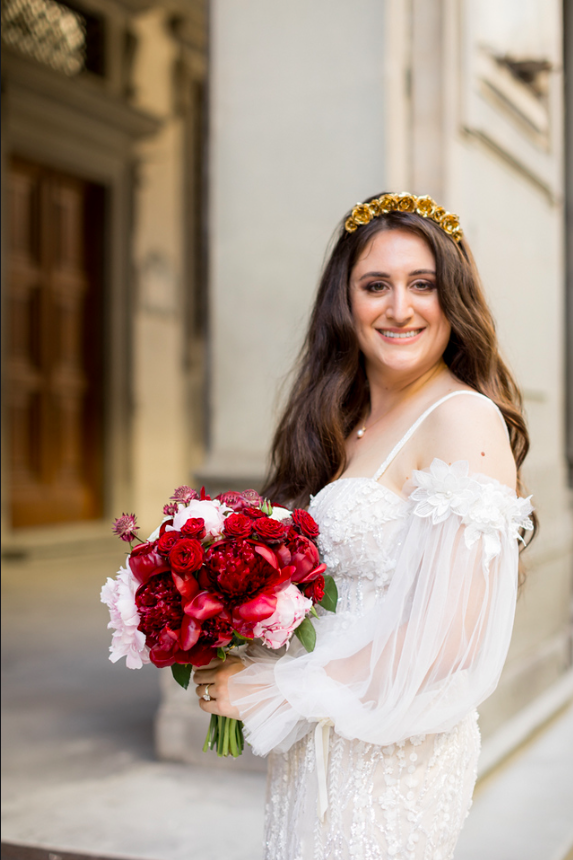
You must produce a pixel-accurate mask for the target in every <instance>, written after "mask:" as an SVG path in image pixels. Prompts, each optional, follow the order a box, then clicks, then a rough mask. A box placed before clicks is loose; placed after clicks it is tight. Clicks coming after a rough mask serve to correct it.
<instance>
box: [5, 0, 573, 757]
mask: <svg viewBox="0 0 573 860" xmlns="http://www.w3.org/2000/svg"><path fill="white" fill-rule="evenodd" d="M24 5H25V4H24ZM71 5H73V8H74V9H77V10H79V11H80V12H82V13H83V14H85V15H86V16H88V17H89V16H91V19H90V20H92V19H93V21H95V22H96V24H97V21H100V23H101V22H103V24H102V25H101V26H102V27H103V29H100V30H99V31H98V32H99V33H100V36H101V34H102V33H104V36H103V37H102V38H101V45H102V50H103V51H104V52H105V59H106V62H105V67H104V66H102V67H101V68H99V67H97V68H96V66H97V64H96V65H94V67H93V69H92V70H91V71H90V70H89V69H87V70H86V71H85V72H82V73H81V74H77V75H75V76H70V75H66V74H63V73H62V71H61V70H58V69H56V68H48V67H47V66H46V65H45V64H44V65H43V64H42V63H41V62H39V61H38V59H37V58H36V59H34V57H31V56H28V55H25V54H24V53H22V51H21V50H18V49H17V48H15V47H14V46H12V47H8V48H6V49H5V50H4V52H3V59H2V81H3V88H4V92H5V99H4V106H3V119H4V122H3V124H2V172H3V178H7V177H9V174H10V169H11V168H10V165H11V159H13V158H14V157H18V158H24V159H27V160H29V161H30V162H31V163H34V164H36V163H37V164H40V165H46V166H47V167H49V168H50V169H54V170H59V171H64V172H66V173H67V174H70V175H73V176H75V177H81V178H82V179H83V180H85V181H89V182H91V183H95V184H97V185H98V186H99V187H101V188H103V189H104V191H105V196H106V209H105V235H104V241H105V258H106V260H105V276H104V284H103V288H104V290H105V297H104V304H105V329H104V332H105V338H104V342H103V347H102V348H103V349H104V353H105V361H104V378H103V380H102V385H103V389H104V392H105V398H104V406H105V409H104V411H105V422H104V425H105V426H104V439H103V454H102V456H103V463H104V476H105V481H104V487H105V493H104V500H103V510H104V516H103V517H102V518H101V519H97V520H92V521H86V520H84V521H82V522H79V523H76V524H74V525H73V526H65V528H62V526H55V525H54V526H42V527H37V528H36V527H34V528H26V529H15V528H13V526H12V524H11V519H10V505H11V501H10V493H11V489H10V483H9V480H8V478H7V477H3V481H4V484H3V502H2V505H3V506H2V516H3V519H2V523H3V526H2V528H3V531H2V534H3V546H4V549H5V551H7V552H10V553H33V552H42V551H43V548H44V547H45V546H46V545H47V544H48V543H49V544H50V545H51V550H50V552H51V553H54V552H57V551H58V547H59V546H61V548H62V552H63V551H65V545H69V544H70V542H73V541H74V540H79V539H82V540H88V539H89V540H92V541H101V540H103V539H104V538H103V535H105V534H107V533H108V525H107V524H108V523H109V520H110V519H111V518H112V517H113V516H116V515H117V514H118V513H121V511H122V510H127V509H130V510H135V511H136V512H137V513H138V516H139V519H140V522H141V525H142V529H143V530H144V531H145V530H146V529H151V528H152V527H153V525H154V523H155V521H156V518H157V513H158V511H159V510H160V509H161V506H162V505H163V503H164V502H165V501H166V500H167V498H168V496H169V494H170V492H171V491H172V489H173V487H175V486H176V485H178V484H181V483H183V482H184V481H189V482H192V483H205V484H206V485H207V487H208V488H211V489H213V490H215V491H217V490H219V489H222V488H229V487H233V488H237V489H240V488H244V487H246V486H257V485H259V484H260V482H261V480H262V476H263V474H264V470H265V463H266V456H267V451H268V445H269V441H270V438H271V433H272V428H273V423H274V421H275V418H276V414H277V407H278V405H279V403H280V398H281V396H282V395H283V393H284V384H285V379H286V378H287V374H288V370H289V368H290V367H291V365H292V363H293V361H294V359H295V357H296V354H297V351H298V349H299V347H300V344H301V340H302V336H303V333H304V329H305V324H306V318H307V314H308V310H309V308H310V306H311V303H312V299H313V295H314V290H315V288H316V283H317V280H318V276H319V273H320V269H321V266H322V263H323V259H324V254H325V249H326V247H327V245H328V242H329V239H330V237H331V235H332V231H333V230H334V227H335V225H336V223H337V221H338V220H339V219H340V217H341V216H342V214H343V213H344V212H345V211H346V210H347V209H348V208H350V207H351V206H352V205H353V204H354V203H355V202H356V201H358V200H361V199H363V198H364V197H365V196H367V195H368V194H371V193H375V192H381V191H382V190H399V191H400V190H403V189H407V190H410V191H412V192H414V193H416V194H423V193H428V194H430V195H432V196H434V197H435V198H436V199H437V200H439V201H440V202H441V203H443V205H445V206H446V207H447V208H449V209H451V210H452V211H454V212H457V213H458V214H459V215H460V218H461V222H462V224H463V227H464V230H465V232H466V234H467V237H468V239H469V242H470V244H471V246H472V249H473V251H474V254H475V257H476V260H477V263H478V267H479V269H480V272H481V274H482V277H483V281H484V285H485V288H486V291H487V294H488V297H489V300H490V302H491V305H492V307H493V310H494V314H495V317H496V320H497V324H498V329H499V334H500V339H501V343H502V347H503V350H504V353H505V355H506V356H507V358H508V360H509V363H510V364H511V366H512V368H513V370H514V371H515V374H516V376H517V378H518V381H519V383H520V384H521V386H522V388H523V391H524V398H525V406H526V410H527V415H528V419H529V424H530V430H531V436H532V447H531V453H530V455H529V457H528V460H527V465H526V469H525V479H526V482H527V485H528V488H529V490H530V491H531V492H532V493H533V495H534V500H535V504H536V507H537V509H538V511H539V515H540V519H541V531H540V535H539V537H538V538H537V540H536V542H535V545H534V547H533V549H532V550H531V552H529V553H528V554H527V557H526V564H527V565H528V568H529V581H528V584H527V586H526V588H525V590H524V592H523V595H522V597H521V599H520V602H519V607H518V616H517V621H516V629H515V635H514V639H513V644H512V648H511V652H510V657H509V660H508V664H507V667H506V670H505V673H504V675H503V678H502V682H501V684H500V687H499V689H498V690H497V692H496V693H495V695H494V696H493V697H492V698H491V699H490V700H489V701H488V702H487V703H486V704H485V705H484V706H483V708H482V713H481V718H482V728H483V731H484V735H485V736H486V738H487V737H490V738H495V737H496V736H497V737H499V732H502V731H503V729H504V726H505V727H506V728H507V726H508V725H509V723H508V720H512V719H514V718H517V717H519V715H522V716H523V714H524V713H526V712H527V713H531V714H533V713H534V712H535V714H537V715H538V716H537V717H535V716H533V717H531V719H530V720H529V722H527V720H525V722H524V721H523V719H522V724H523V725H526V724H527V725H529V726H530V728H531V727H533V725H534V724H535V722H536V720H537V722H539V720H540V719H541V717H539V714H544V715H545V718H546V717H547V716H548V713H549V711H548V708H549V705H547V707H545V706H544V705H543V704H541V705H540V704H539V703H543V702H548V701H551V702H552V703H553V704H552V705H551V708H553V709H554V708H556V707H558V705H559V702H560V701H562V700H563V696H564V695H567V689H568V688H567V683H568V682H567V680H566V679H567V678H568V677H570V675H569V674H568V673H570V666H571V553H572V533H573V529H572V528H571V525H572V522H571V489H570V487H569V485H568V465H567V457H566V453H567V446H566V432H565V428H566V427H567V433H568V434H569V436H568V438H569V440H570V439H571V438H572V437H571V433H572V432H573V430H572V426H573V425H572V421H573V418H572V417H571V416H570V417H569V419H568V422H569V423H568V424H567V417H566V410H565V400H566V393H567V386H569V387H571V386H573V377H572V376H571V373H573V369H571V368H570V370H569V376H568V377H566V373H565V349H566V345H565V339H566V331H565V329H564V325H563V318H564V305H565V288H564V282H565V265H564V252H565V247H564V187H565V186H564V167H563V165H564V150H563V143H562V138H563V128H562V117H563V96H562V86H563V74H562V64H563V57H562V50H561V44H562V40H563V22H562V7H561V4H560V3H559V2H558V0H550V2H547V0H529V2H528V3H520V2H512V3H505V4H499V3H494V2H493V0H480V2H478V3H474V2H470V0H412V2H411V3H404V2H403V0H384V2H380V0H357V2H355V3H352V4H348V3H345V2H342V0H313V3H305V2H303V0H292V2H289V3H283V4H278V3H268V2H264V0H241V2H240V3H239V2H237V0H212V2H211V3H210V4H209V7H208V9H207V7H206V4H204V3H203V2H200V0H168V2H162V3H159V2H153V0H121V2H119V0H81V3H80V2H79V0H78V2H77V3H76V2H74V4H70V6H71ZM94 26H95V25H94ZM567 26H568V27H569V28H570V27H571V22H569V24H568V25H567ZM96 29H97V28H96ZM94 32H95V31H94ZM567 32H568V31H567ZM98 68H99V71H98ZM102 69H103V71H102ZM571 161H572V159H569V160H568V162H567V163H568V165H569V175H571V167H570V162H571ZM3 184H4V187H5V188H6V187H7V185H6V183H3ZM567 187H568V188H569V192H568V194H569V197H570V196H571V193H572V192H571V183H570V182H569V185H568V186H567ZM5 198H6V194H5V195H4V197H3V206H5V205H6V200H5ZM569 205H570V206H571V205H573V204H572V203H571V201H569ZM3 230H4V233H3V249H5V253H4V254H3V262H2V265H3V270H6V267H7V266H9V263H10V251H9V250H6V249H9V247H10V224H9V223H7V222H6V219H4V226H3ZM569 289H570V287H569ZM4 297H5V293H3V303H4V302H5V298H4ZM569 307H570V308H571V307H573V302H571V303H570V306H569ZM5 309H6V310H7V313H8V315H6V314H3V318H4V320H5V322H4V325H8V326H9V325H10V309H9V308H5ZM6 320H8V323H6ZM569 325H571V323H569ZM572 338H573V332H572V331H570V332H569V339H570V340H571V339H572ZM4 342H5V341H4ZM3 348H4V349H5V350H6V349H7V347H3ZM5 358H6V361H8V360H9V358H10V357H9V356H8V355H5ZM10 360H11V359H10ZM7 366H8V365H7V364H6V363H5V364H4V367H7ZM571 402H573V397H571V395H570V397H569V403H571ZM2 422H3V429H5V431H6V432H5V434H4V439H5V441H4V447H3V460H4V463H5V465H7V466H9V465H10V457H11V450H12V448H11V445H12V441H11V435H10V433H11V430H10V426H9V422H8V412H7V406H6V401H5V403H4V405H3V412H2ZM570 445H571V442H570V441H569V447H570ZM7 474H9V469H3V475H4V476H6V475H7ZM164 674H165V678H164V679H163V700H162V705H161V708H160V712H159V714H158V720H157V743H158V752H159V754H160V755H162V756H165V757H168V758H174V759H181V760H187V761H201V762H202V763H205V760H206V759H205V758H202V757H201V753H200V752H199V749H200V744H201V743H202V736H203V734H204V732H205V730H206V725H205V720H204V715H202V714H200V713H199V712H198V710H197V706H196V703H195V701H194V697H193V696H190V695H187V694H185V695H184V694H182V692H181V691H180V690H179V689H178V688H177V687H176V686H175V685H174V683H173V682H172V681H171V678H170V676H169V673H164ZM557 689H558V690H563V691H565V692H563V694H562V693H559V694H557V693H555V690H557ZM552 691H553V692H552ZM548 697H549V698H548ZM551 708H549V709H551ZM528 709H529V710H528ZM532 709H533V710H532ZM522 734H523V732H522ZM506 748H507V745H506V747H503V749H506ZM500 749H502V747H500ZM503 749H502V752H503ZM236 766H245V767H250V768H260V767H264V763H261V762H260V761H258V760H256V759H254V758H253V757H251V756H245V758H244V759H243V760H242V761H241V762H237V763H236Z"/></svg>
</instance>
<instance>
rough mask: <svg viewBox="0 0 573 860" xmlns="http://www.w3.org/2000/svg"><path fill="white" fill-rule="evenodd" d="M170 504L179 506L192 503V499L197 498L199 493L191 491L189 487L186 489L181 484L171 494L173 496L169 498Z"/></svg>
mask: <svg viewBox="0 0 573 860" xmlns="http://www.w3.org/2000/svg"><path fill="white" fill-rule="evenodd" d="M169 498H170V499H171V501H172V502H177V503H178V504H180V505H186V504H188V503H189V502H192V501H193V499H198V498H199V493H198V492H197V490H193V489H192V488H191V487H187V486H186V485H185V484H183V485H182V486H181V487H177V489H176V490H175V491H174V492H173V495H172V496H170V497H169Z"/></svg>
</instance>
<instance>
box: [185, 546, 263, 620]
mask: <svg viewBox="0 0 573 860" xmlns="http://www.w3.org/2000/svg"><path fill="white" fill-rule="evenodd" d="M259 550H260V551H257V547H256V545H255V544H253V543H252V542H251V541H247V540H233V541H220V542H219V543H217V544H213V546H211V547H210V548H209V549H208V550H207V554H206V557H205V566H206V577H205V578H206V579H208V581H209V584H210V587H211V588H212V589H213V590H215V591H216V592H218V593H219V594H222V595H223V597H224V598H225V600H226V602H227V603H228V604H230V605H237V604H239V603H243V602H244V601H246V600H249V599H250V598H252V597H254V596H255V595H256V594H257V593H258V592H259V591H262V589H263V588H265V586H268V585H271V584H275V583H276V582H277V581H278V580H279V579H280V571H279V569H278V562H276V558H275V557H274V555H273V554H272V550H269V549H268V547H260V548H259ZM263 550H266V553H269V554H270V556H268V557H267V558H264V557H263V555H261V552H262V551H263ZM266 553H265V555H266ZM272 560H274V561H275V564H276V566H275V565H273V564H272V563H271V561H272ZM201 579H202V580H203V578H201Z"/></svg>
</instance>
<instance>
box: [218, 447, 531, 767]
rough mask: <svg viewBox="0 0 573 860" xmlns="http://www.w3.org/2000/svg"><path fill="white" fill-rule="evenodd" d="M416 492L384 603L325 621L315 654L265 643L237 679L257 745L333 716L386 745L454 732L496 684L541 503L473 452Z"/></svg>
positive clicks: (441, 468) (347, 730)
mask: <svg viewBox="0 0 573 860" xmlns="http://www.w3.org/2000/svg"><path fill="white" fill-rule="evenodd" d="M409 490H410V492H409V497H408V498H409V507H408V513H407V523H406V527H405V531H404V537H403V541H402V549H401V551H400V554H399V556H398V559H397V563H396V568H395V571H394V574H393V577H392V580H391V582H390V585H389V586H388V588H387V590H386V591H385V592H383V593H382V594H381V595H380V598H379V599H378V600H377V602H376V603H375V605H374V606H371V607H370V608H369V609H368V611H367V612H366V613H365V614H364V615H362V616H361V617H359V618H354V619H353V621H352V623H351V624H350V626H347V627H346V628H345V629H344V628H343V626H342V625H341V624H340V623H337V619H336V616H330V617H321V618H320V619H318V620H317V621H316V627H317V634H318V635H317V645H316V648H315V650H314V651H313V652H312V653H310V654H307V653H306V652H304V651H302V650H301V648H300V647H299V646H298V645H297V646H294V647H293V648H292V650H291V651H289V652H288V653H286V654H284V655H283V656H281V657H277V656H276V655H273V654H272V653H269V652H266V651H265V650H264V649H262V648H261V649H259V650H258V651H257V652H256V653H254V654H253V655H252V656H251V658H249V659H248V661H247V668H246V669H245V670H244V671H243V672H240V673H238V674H237V675H235V676H234V678H233V679H232V683H231V687H230V692H231V698H232V701H233V704H234V705H235V706H237V707H238V708H239V710H240V713H241V716H242V719H243V720H244V723H245V730H246V737H247V739H248V741H249V742H250V744H251V745H252V747H253V750H254V752H255V753H256V754H258V755H265V754H267V753H268V752H269V751H270V750H272V749H276V750H278V751H286V750H287V749H289V747H290V746H291V745H292V744H293V743H294V742H295V741H296V740H298V739H299V738H300V737H302V736H304V734H306V733H307V732H308V731H309V729H310V728H311V727H312V725H311V724H312V723H313V722H316V721H322V720H328V721H330V723H331V724H332V725H333V726H334V728H335V731H336V732H337V733H338V734H339V735H341V736H342V737H345V738H348V739H353V738H357V739H360V740H363V741H366V742H368V743H373V744H378V745H387V744H391V743H395V742H398V741H401V740H403V739H405V738H408V737H412V736H414V735H420V734H427V733H431V732H440V731H447V730H449V729H450V728H452V727H453V726H454V725H455V724H456V723H457V722H459V721H460V720H461V719H462V718H463V717H464V716H465V715H466V714H468V713H469V712H470V711H471V710H473V708H475V707H476V706H477V705H479V703H480V702H482V701H483V700H484V699H485V698H487V697H488V696H489V695H490V694H491V693H492V692H493V690H494V689H495V687H496V685H497V683H498V680H499V676H500V673H501V669H502V667H503V663H504V661H505V657H506V654H507V650H508V647H509V641H510V637H511V631H512V626H513V618H514V612H515V601H516V593H517V567H518V539H519V536H520V529H530V528H531V521H530V519H529V516H528V515H529V513H530V512H531V510H532V508H531V504H530V501H529V499H521V498H518V497H517V496H516V494H515V493H514V492H513V490H510V489H509V488H508V487H505V486H503V485H502V484H500V483H499V482H497V481H495V480H493V479H491V478H488V477H485V476H480V475H469V474H468V464H467V462H464V461H460V462H457V463H454V464H453V465H452V466H448V465H447V464H446V463H444V462H442V461H441V460H434V462H433V463H432V465H431V467H430V468H429V469H427V470H424V471H419V472H415V473H414V475H413V479H412V482H411V486H410V488H409Z"/></svg>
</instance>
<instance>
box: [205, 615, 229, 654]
mask: <svg viewBox="0 0 573 860" xmlns="http://www.w3.org/2000/svg"><path fill="white" fill-rule="evenodd" d="M232 638H233V627H232V625H231V616H230V615H229V613H228V612H222V613H221V614H220V615H216V616H215V617H214V618H207V620H206V621H204V622H203V624H202V625H201V639H200V641H201V642H204V643H205V644H206V645H210V646H211V647H212V648H222V647H224V646H225V645H229V643H230V642H231V640H232Z"/></svg>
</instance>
